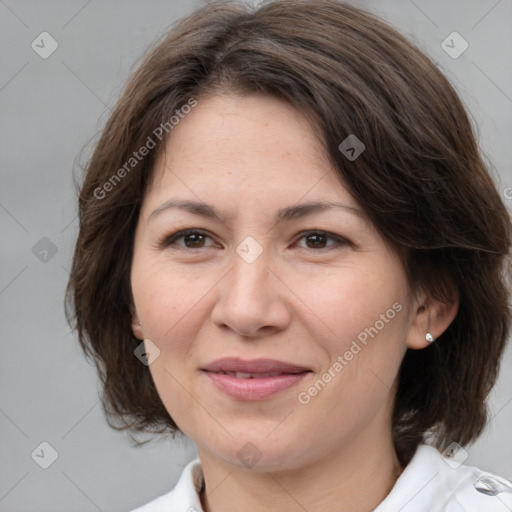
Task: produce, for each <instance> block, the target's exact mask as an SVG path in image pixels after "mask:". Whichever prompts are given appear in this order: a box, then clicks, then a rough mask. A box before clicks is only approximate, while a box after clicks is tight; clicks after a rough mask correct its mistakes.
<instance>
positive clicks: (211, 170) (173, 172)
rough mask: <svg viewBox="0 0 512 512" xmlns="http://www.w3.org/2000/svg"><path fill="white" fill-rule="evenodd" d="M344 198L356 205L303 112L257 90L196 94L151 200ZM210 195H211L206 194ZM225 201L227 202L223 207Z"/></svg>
mask: <svg viewBox="0 0 512 512" xmlns="http://www.w3.org/2000/svg"><path fill="white" fill-rule="evenodd" d="M171 191H172V193H173V195H176V193H179V194H186V195H187V197H189V198H192V197H193V196H196V197H195V199H196V200H198V199H200V198H201V197H202V196H204V195H205V194H208V195H209V196H210V197H215V198H216V199H217V200H218V201H222V200H223V199H224V200H225V201H230V202H231V203H232V202H233V200H234V198H242V197H243V198H244V199H247V197H253V198H254V200H259V201H260V203H261V204H262V205H263V202H264V200H265V198H270V196H272V197H273V198H274V199H276V200H278V202H279V201H281V202H282V201H285V202H286V203H289V202H290V200H295V201H299V200H300V199H301V198H304V199H308V200H319V199H322V200H332V201H335V200H341V199H342V200H343V201H344V202H345V203H347V204H349V205H350V206H356V205H355V201H354V200H353V198H352V197H351V196H350V194H348V192H347V191H346V189H345V187H344V186H343V185H342V183H341V181H340V178H339V176H338V175H337V174H336V173H335V171H334V168H333V167H332V164H331V163H330V160H329V158H328V154H327V153H326V150H325V148H324V147H323V145H322V143H321V142H320V141H319V140H318V139H317V137H316V135H315V132H314V130H313V126H312V124H311V122H310V121H309V120H308V118H307V117H306V116H304V115H303V114H301V113H300V112H298V111H297V110H296V109H294V108H293V107H292V106H291V105H289V104H287V103H286V102H284V101H281V100H278V99H276V98H272V97H269V96H263V95H251V96H237V95H223V96H215V97H205V98H198V104H197V106H196V107H195V108H194V109H193V111H192V112H191V113H190V114H188V115H187V116H185V117H184V118H183V119H182V120H180V122H179V124H177V125H176V126H175V127H174V128H173V130H172V132H171V133H170V136H169V138H168V140H167V144H166V147H165V151H162V152H161V154H160V156H159V158H158V160H157V162H156V164H155V167H154V171H153V179H152V182H151V186H150V188H149V190H148V195H149V196H150V198H149V199H152V198H155V200H157V199H156V198H158V200H163V199H164V198H165V197H166V196H169V194H170V193H171ZM212 193H213V196H212ZM227 206H229V204H228V205H227Z"/></svg>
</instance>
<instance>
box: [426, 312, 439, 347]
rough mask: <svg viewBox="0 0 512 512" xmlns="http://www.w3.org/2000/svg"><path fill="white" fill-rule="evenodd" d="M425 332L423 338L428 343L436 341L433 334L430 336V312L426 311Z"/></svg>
mask: <svg viewBox="0 0 512 512" xmlns="http://www.w3.org/2000/svg"><path fill="white" fill-rule="evenodd" d="M427 322H428V323H427V334H425V339H426V340H427V341H428V342H429V343H434V341H436V339H435V338H434V336H432V334H430V313H428V316H427Z"/></svg>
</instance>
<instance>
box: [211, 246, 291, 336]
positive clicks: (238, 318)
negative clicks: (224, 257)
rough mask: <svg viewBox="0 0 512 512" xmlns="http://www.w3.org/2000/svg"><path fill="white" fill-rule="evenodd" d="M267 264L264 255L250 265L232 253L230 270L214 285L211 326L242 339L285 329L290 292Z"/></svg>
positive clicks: (289, 318)
mask: <svg viewBox="0 0 512 512" xmlns="http://www.w3.org/2000/svg"><path fill="white" fill-rule="evenodd" d="M268 263H269V262H268V261H267V258H266V257H265V252H263V253H262V254H261V255H260V256H259V257H258V258H257V259H256V260H255V261H253V262H252V263H247V262H246V261H244V259H243V258H241V257H240V256H239V255H238V254H235V256H234V264H233V267H232V268H231V270H230V271H229V272H228V274H227V275H226V276H225V278H224V279H222V280H221V281H220V282H219V283H218V285H217V286H218V287H219V290H218V293H219V295H218V300H217V302H216V304H215V306H214V308H213V311H212V321H213V322H214V324H215V325H217V326H218V327H220V328H221V329H224V330H226V329H230V330H232V331H234V332H236V333H237V334H239V335H240V336H244V337H258V336H262V335H265V336H268V335H270V334H272V333H273V332H279V331H282V330H284V329H286V328H287V326H288V325H289V324H290V320H291V312H290V307H289V305H288V303H287V297H288V296H289V294H290V291H289V290H288V288H287V287H286V286H285V285H284V284H283V282H282V280H281V279H280V278H279V275H278V273H277V272H275V271H273V270H272V269H271V268H269V266H268ZM287 292H288V293H287Z"/></svg>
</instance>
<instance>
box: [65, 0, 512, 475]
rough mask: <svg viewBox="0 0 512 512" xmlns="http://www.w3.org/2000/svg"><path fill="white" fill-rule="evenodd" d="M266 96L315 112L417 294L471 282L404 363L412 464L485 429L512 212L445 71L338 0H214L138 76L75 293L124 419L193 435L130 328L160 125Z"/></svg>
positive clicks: (345, 180)
mask: <svg viewBox="0 0 512 512" xmlns="http://www.w3.org/2000/svg"><path fill="white" fill-rule="evenodd" d="M255 93H256V94H265V95H268V96H272V97H275V98H279V99H281V100H282V101H285V102H288V104H291V105H292V106H293V107H294V108H295V109H296V110H297V111H299V112H301V113H302V114H303V115H305V116H306V118H307V119H308V120H309V121H310V123H311V127H312V129H313V130H314V133H315V135H316V136H317V137H318V140H319V141H320V142H321V144H322V147H324V148H325V152H326V155H328V158H329V159H330V161H331V162H332V164H333V166H334V168H335V169H336V171H337V174H338V177H339V179H340V182H341V183H342V184H343V185H344V186H345V187H346V188H347V189H348V191H349V192H350V193H351V194H352V195H353V197H354V198H355V200H356V201H357V202H358V203H359V205H360V207H361V208H362V209H363V211H364V212H365V213H366V215H367V216H368V217H369V219H370V220H371V222H373V224H374V226H375V227H376V229H377V230H378V232H379V233H380V234H381V235H382V236H383V237H384V239H386V240H387V241H388V242H389V243H390V244H391V245H392V246H393V247H394V248H395V249H396V250H397V253H399V254H400V255H401V257H402V261H403V264H404V268H405V270H406V272H407V275H408V280H409V284H410V287H411V290H413V291H420V290H422V291H425V292H427V293H428V294H429V295H430V296H433V297H435V298H437V299H439V300H441V301H443V302H447V301H450V300H451V299H452V298H453V290H456V293H458V296H459V300H460V306H459V310H458V314H457V316H456V318H455V320H454V321H453V322H452V324H451V325H450V326H449V328H448V329H447V330H446V331H445V332H444V333H443V334H442V335H441V336H440V337H439V339H438V340H437V342H436V343H434V344H432V345H430V346H429V347H427V348H425V349H423V350H410V349H409V350H407V352H406V354H405V357H404V360H403V362H402V365H401V368H400V372H399V381H398V389H397V394H396V398H395V402H394V412H393V420H392V430H393V436H394V442H395V447H396V451H397V455H398V457H399V459H400V462H401V463H402V464H403V465H405V464H407V463H408V461H409V460H410V458H411V457H412V455H413V454H414V452H415V450H416V447H417V446H418V444H419V443H420V442H422V441H423V440H424V439H425V437H426V436H428V437H430V438H431V439H432V440H433V443H434V444H435V445H436V446H437V448H438V449H440V450H444V449H445V448H446V447H447V446H448V445H449V444H450V443H452V442H454V441H456V442H458V443H459V444H461V445H467V444H468V443H471V442H472V441H474V440H475V439H476V438H477V436H478V435H479V434H480V433H481V431H482V430H483V428H484V427H485V424H486V420H487V407H486V401H485V400H486V397H487V395H488V393H489V392H490V390H491V388H492V386H493V385H494V382H495V380H496V377H497V374H498V370H499V363H500V359H501V355H502V353H503V350H504V347H505V344H506V339H507V336H508V332H509V328H510V317H511V310H510V303H509V284H508V275H509V266H510V263H509V258H508V254H509V249H510V243H511V232H512V230H511V221H510V216H509V214H508V211H507V209H506V207H505V205H504V203H503V201H502V200H501V198H500V194H499V193H498V191H497V189H496V186H495V184H494V183H493V180H492V178H491V176H490V173H489V169H488V168H487V164H486V163H484V160H483V158H482V156H481V154H480V151H479V148H478V143H477V141H476V137H475V134H474V131H473V128H472V125H471V122H470V120H469V118H468V114H467V112H466V111H465V108H464V106H463V104H462V102H461V100H460V98H459V97H458V95H457V93H456V92H455V90H454V88H453V87H452V85H450V83H449V81H448V80H447V79H446V78H445V76H444V75H443V74H442V73H441V72H440V71H439V69H438V68H437V67H436V66H435V65H434V64H433V62H432V61H431V60H430V59H429V58H428V57H426V56H425V55H424V54H423V53H422V52H421V51H420V50H419V49H417V48H416V47H415V46H414V44H411V43H410V42H409V41H408V40H407V39H405V38H404V37H403V36H402V35H400V34H399V33H397V31H396V30H394V29H393V28H392V27H390V26H389V25H388V24H387V23H386V22H384V21H383V20H381V19H380V18H379V17H378V16H376V15H374V14H371V13H369V12H366V11H364V10H361V9H359V8H356V7H354V6H352V5H350V4H346V3H343V2H341V1H337V0H275V1H271V2H267V3H263V4H261V5H260V6H258V7H253V6H250V5H244V4H239V3H237V2H233V1H229V0H228V1H220V2H219V1H214V2H213V3H209V4H207V5H205V6H203V7H201V8H199V9H198V10H196V11H195V12H193V13H192V14H191V15H189V16H188V17H186V18H184V19H182V20H181V21H180V22H179V23H177V24H176V25H175V26H173V27H172V29H171V30H170V31H169V32H168V33H167V34H165V37H164V38H163V39H161V40H160V41H159V42H157V44H156V45H155V46H153V47H152V48H151V49H150V51H149V52H148V53H147V54H146V55H145V56H144V59H143V60H142V62H141V63H139V65H138V68H137V69H136V70H135V71H134V73H133V75H132V77H131V78H130V79H129V81H128V83H127V86H126V88H125V90H124V92H123V93H122V95H121V97H120V99H119V100H118V102H117V104H116V106H115V108H114V110H113V112H112V114H111V116H110V117H109V119H108V121H107V122H106V125H105V127H104V129H103V132H102V134H101V136H100V138H99V141H98V142H97V143H96V144H95V147H94V151H93V152H92V156H91V157H90V158H89V160H88V162H87V165H86V169H85V176H84V181H83V184H82V187H81V191H80V195H79V220H80V229H79V235H78V240H77V243H76V247H75V252H74V257H73V263H72V270H71V276H70V280H69V283H68V288H67V292H66V314H67V318H68V321H69V322H70V325H72V327H73V328H75V329H76V330H77V333H78V337H79V342H80V345H81V347H82V349H83V350H84V352H85V354H86V356H87V358H88V359H89V360H91V361H94V363H95V364H96V366H97V369H98V372H99V375H100V378H101V383H102V395H101V398H102V404H103V409H104V411H105V414H106V416H107V421H108V423H109V425H110V426H111V427H113V428H115V429H118V430H121V429H123V430H127V431H128V433H129V434H130V438H131V439H132V441H133V440H134V439H137V436H136V435H135V434H142V433H151V434H157V433H159V434H163V433H168V434H171V435H177V434H179V432H180V431H179V429H178V427H177V425H176V423H175V422H174V421H173V419H172V418H171V417H170V415H169V414H168V412H167V410H166V409H165V407H164V405H163V404H162V402H161V400H160V398H159V395H158V393H157V390H156V388H155V385H154V383H153V381H152V378H151V374H150V372H149V368H148V367H147V366H146V365H144V364H141V362H140V361H139V359H137V358H136V357H135V356H134V349H135V347H136V346H137V344H139V343H140V341H139V340H137V339H136V338H135V337H134V335H133V333H132V330H131V313H132V311H133V309H132V304H133V300H132V294H131V285H130V267H131V259H132V251H133V243H134V231H135V227H136V223H137V220H138V216H139V211H140V206H141V202H142V200H143V197H144V195H145V191H146V189H147V186H148V183H149V182H150V180H151V175H152V169H153V167H154V163H155V159H156V158H157V156H158V155H159V154H160V152H161V151H162V150H163V149H164V148H165V142H166V137H165V136H162V137H161V138H159V137H158V136H156V135H158V134H160V132H162V129H161V128H160V131H158V130H157V131H155V130H156V129H157V128H158V127H162V126H163V127H164V128H165V133H164V132H162V133H164V135H167V136H168V137H172V128H173V126H174V125H173V122H170V121H169V120H170V119H171V118H173V116H176V115H177V114H178V112H176V111H177V110H178V111H179V112H187V110H186V108H188V107H186V105H187V104H189V105H191V104H194V103H193V102H194V101H197V102H201V100H202V99H203V98H205V97H207V96H208V95H216V94H228V95H229V94H239V95H240V94H241V95H251V94H255ZM188 110H190V109H189V108H188ZM350 134H354V135H356V136H357V138H358V139H360V140H361V141H362V142H363V143H364V145H365V148H366V149H365V151H364V152H363V153H362V154H361V155H360V156H359V157H358V158H357V159H355V160H353V161H350V160H349V159H348V158H347V157H346V156H345V155H344V154H343V153H342V152H341V151H340V149H339V145H340V143H341V142H342V141H343V140H344V139H345V138H346V137H347V136H348V135H350ZM148 137H149V138H150V139H151V141H152V142H150V140H149V139H148ZM144 146H146V147H147V148H149V149H148V150H147V151H146V152H143V151H140V153H141V155H142V153H147V154H145V156H144V157H142V156H141V155H139V153H138V151H139V150H140V148H142V147H144ZM135 153H137V157H135V156H134V155H135ZM127 162H130V164H129V165H127ZM123 169H124V171H123ZM174 293H179V290H176V291H175V292H174ZM145 442H147V441H145ZM135 444H136V445H141V444H144V443H143V442H138V441H135Z"/></svg>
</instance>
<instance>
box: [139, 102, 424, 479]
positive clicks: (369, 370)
mask: <svg viewBox="0 0 512 512" xmlns="http://www.w3.org/2000/svg"><path fill="white" fill-rule="evenodd" d="M347 135H348V134H347ZM340 142H341V141H340ZM363 142H364V141H363ZM346 165H350V162H349V161H348V160H347V162H346ZM170 201H173V202H178V201H179V202H191V203H192V202H193V203H200V204H201V205H203V207H202V209H198V208H197V207H191V208H185V207H176V206H175V207H172V206H171V205H170ZM319 202H322V203H327V202H329V203H333V204H334V203H336V204H337V205H342V206H336V207H330V208H329V207H325V208H320V207H302V206H301V205H305V204H310V203H319ZM213 210H214V211H215V212H218V214H219V215H220V216H221V217H222V220H220V219H217V218H216V217H215V216H214V215H213V214H211V212H212V211H213ZM283 212H288V214H284V213H283ZM182 230H193V231H194V233H192V234H188V235H187V234H185V236H182V235H181V236H180V235H178V236H176V237H175V238H174V239H173V238H171V237H172V235H174V234H176V233H178V232H179V231H182ZM131 282H132V290H133V296H134V302H135V313H134V321H133V329H134V331H135V333H136V335H137V336H139V337H141V338H145V339H146V340H151V342H152V344H154V345H156V346H157V347H158V349H159V350H160V354H159V356H158V357H156V359H155V360H154V361H153V362H152V363H151V364H150V366H149V369H150V371H151V375H152V377H153V379H154V382H155V385H156V388H157V390H158V393H159V395H160V397H161V399H162V402H163V403H164V405H165V407H166V409H167V410H168V412H169V414H170V415H171V416H172V418H173V419H174V420H175V422H176V424H177V425H178V426H179V428H180V429H181V430H182V431H183V432H184V433H185V434H186V435H188V436H189V437H190V438H191V439H192V440H194V441H195V442H196V444H197V446H198V450H199V453H200V455H201V454H204V455H205V456H206V455H208V456H212V457H215V458H217V459H220V460H223V461H226V462H228V463H231V464H236V465H238V466H244V465H245V466H246V467H250V466H251V465H253V464H254V462H256V463H257V465H256V466H255V468H260V469H261V470H265V471H268V470H271V469H272V470H278V469H291V468H296V467H300V466H304V465H306V464H310V463H313V462H314V461H315V460H318V459H320V458H322V457H327V456H330V455H333V454H334V453H339V452H340V450H345V451H346V450H358V452H357V453H358V456H364V453H365V450H371V449H372V447H373V446H375V445H377V444H378V443H379V442H382V440H383V439H386V440H388V439H389V438H390V436H391V411H392V403H393V398H394V393H395V384H396V376H397V372H398V369H399V365H400V362H401V360H402V358H403V355H404V353H405V350H406V348H407V345H408V344H410V341H411V337H412V336H413V331H414V328H413V323H414V318H415V316H416V306H415V303H414V302H413V300H412V298H411V296H410V295H409V290H408V285H407V280H406V275H405V273H404V269H403V266H402V264H401V262H400V261H399V259H398V257H397V256H396V254H395V253H394V252H393V251H392V250H391V249H390V247H389V246H388V245H387V244H386V243H385V242H384V240H383V239H382V237H381V236H380V235H379V234H378V233H377V232H376V231H375V229H374V228H373V227H372V225H371V224H370V223H369V222H368V221H367V220H366V218H365V217H364V216H363V214H362V212H361V211H360V209H359V206H358V204H357V203H356V202H355V201H354V199H353V198H352V197H351V195H350V194H349V193H348V192H347V191H346V190H345V188H344V187H343V186H342V185H341V184H340V182H339V180H338V179H337V178H336V176H335V173H334V172H333V170H332V168H331V166H330V164H329V162H328V160H327V158H326V156H325V154H324V151H323V149H322V147H321V146H320V144H319V143H318V142H317V141H316V139H315V138H314V135H313V132H312V130H311V128H310V127H309V125H308V123H307V121H306V120H305V119H304V118H303V117H301V116H300V114H298V113H297V112H296V111H295V110H294V109H293V108H291V107H290V106H288V105H287V104H285V103H283V102H281V101H279V100H276V99H271V98H269V97H264V96H249V97H240V96H219V97H215V98H208V99H201V98H199V99H198V104H197V106H196V107H195V108H194V109H193V110H192V112H191V113H190V114H188V116H186V117H185V118H184V119H182V120H181V121H180V122H179V124H178V125H177V126H175V127H174V129H173V131H172V132H171V137H170V140H169V142H168V145H167V147H166V153H165V155H164V157H163V158H161V159H160V160H159V161H158V162H157V164H156V167H155V171H154V177H153V182H152V184H151V186H150V188H149V190H148V192H147V195H146V197H145V199H144V201H143V205H142V209H141V213H140V218H139V222H138V226H137V230H136V236H135V246H134V258H133V266H132V272H131ZM139 321H140V322H141V324H142V326H139V325H137V322H139ZM146 344H147V347H148V348H149V352H150V353H151V350H152V349H151V347H152V346H153V345H152V344H150V343H149V342H148V341H146ZM223 358H231V359H232V361H231V363H232V364H235V366H233V365H231V366H229V365H227V363H226V362H224V363H222V362H220V363H219V364H217V365H215V364H214V363H215V362H216V361H218V360H220V359H223ZM262 359H266V360H273V361H274V363H272V362H268V361H267V362H265V361H263V362H261V361H260V363H261V364H259V365H258V364H256V365H255V366H254V365H253V366H250V365H251V363H254V362H255V361H256V363H258V361H257V360H262ZM233 361H234V363H233ZM240 361H242V363H243V362H249V363H248V364H249V366H243V365H242V363H240ZM276 361H277V362H280V363H284V365H281V366H279V365H277V363H275V362H276ZM141 364H142V363H141ZM301 369H302V370H303V371H302V372H301V373H297V372H298V371H300V370H301ZM236 370H239V371H240V372H241V374H237V373H234V372H235V371H236ZM223 372H226V373H223ZM227 372H229V373H227ZM247 373H251V377H253V378H249V379H247V378H246V377H248V375H247ZM269 374H270V375H269ZM276 374H277V375H276ZM265 375H266V376H265ZM361 450H363V451H361Z"/></svg>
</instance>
